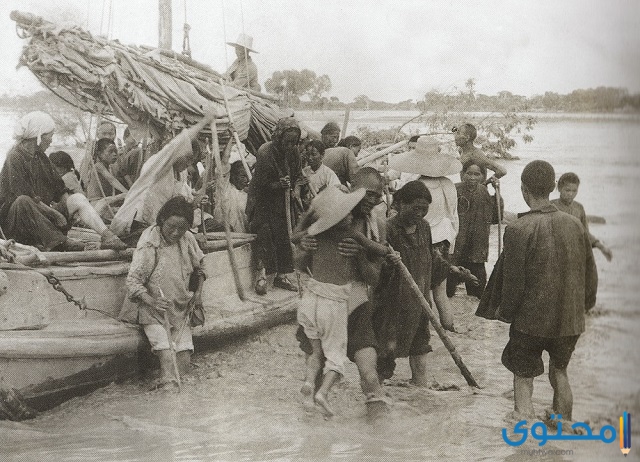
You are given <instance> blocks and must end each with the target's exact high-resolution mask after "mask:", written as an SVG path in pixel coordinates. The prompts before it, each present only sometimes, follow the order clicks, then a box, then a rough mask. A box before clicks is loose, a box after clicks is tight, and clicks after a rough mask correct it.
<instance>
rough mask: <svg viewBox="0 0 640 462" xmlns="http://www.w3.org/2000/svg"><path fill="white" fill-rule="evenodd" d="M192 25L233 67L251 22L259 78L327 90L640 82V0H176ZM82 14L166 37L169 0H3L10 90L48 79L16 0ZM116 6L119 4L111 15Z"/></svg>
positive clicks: (209, 54) (400, 94)
mask: <svg viewBox="0 0 640 462" xmlns="http://www.w3.org/2000/svg"><path fill="white" fill-rule="evenodd" d="M185 2H186V20H187V22H188V23H189V24H190V25H191V33H190V42H191V49H192V53H193V57H194V58H195V59H197V60H198V61H201V62H204V63H206V64H209V65H210V66H212V67H213V68H214V69H217V70H219V71H221V72H223V71H224V70H225V69H226V68H227V66H228V65H230V64H231V62H232V61H233V59H234V52H233V48H231V47H230V46H228V45H225V42H228V41H234V40H235V39H236V38H237V36H238V34H239V33H240V32H243V31H244V32H245V33H247V34H249V35H252V36H253V37H254V42H253V43H254V48H255V49H256V50H258V51H259V53H258V54H255V55H254V61H255V63H256V65H257V66H258V73H259V80H260V83H261V84H262V85H263V87H264V81H265V80H266V79H267V78H268V77H270V76H271V75H272V73H273V72H274V71H278V70H284V69H297V70H301V69H305V68H306V69H311V70H312V71H314V72H315V73H316V74H318V75H321V74H327V75H328V76H329V77H330V79H331V82H332V89H331V91H330V92H329V93H328V94H327V95H326V96H337V97H338V98H339V99H340V100H341V101H344V102H350V101H352V100H353V98H354V97H356V96H358V95H362V94H364V95H367V96H369V97H370V98H371V99H374V100H384V101H389V102H397V101H403V100H407V99H413V100H420V99H422V97H423V96H424V94H425V93H426V92H427V91H430V90H438V91H442V92H456V91H458V90H463V89H464V88H465V86H464V84H465V81H466V80H467V79H469V78H474V79H476V91H477V92H478V93H484V94H488V95H494V94H497V93H498V92H499V91H503V90H508V91H511V92H512V93H515V94H520V95H525V96H532V95H535V94H543V93H544V92H545V91H554V92H558V93H561V94H565V93H569V92H571V91H572V90H574V89H577V88H595V87H597V86H613V87H624V88H627V89H629V91H630V92H632V93H638V92H640V33H639V31H640V1H636V0H562V1H558V0H536V1H515V0H514V1H507V0H476V1H472V0H458V1H446V0H428V1H427V0H407V1H402V0H377V1H373V0H173V49H174V50H176V51H181V50H182V25H183V24H184V22H185ZM14 9H18V10H22V11H28V12H32V13H36V14H40V15H42V16H43V17H45V19H51V20H54V21H55V22H59V21H63V20H73V21H75V22H76V23H79V24H80V25H81V26H82V27H84V28H88V29H89V30H90V31H91V32H93V33H95V34H99V33H101V32H102V33H103V34H105V35H107V34H108V35H109V37H110V38H117V39H119V40H120V41H121V42H122V43H125V44H144V45H152V46H157V42H158V29H157V21H158V0H41V1H36V0H3V1H2V2H1V3H0V41H1V43H2V44H3V46H2V47H1V50H0V94H3V93H6V94H10V95H14V94H29V93H32V92H34V91H37V90H40V89H42V87H41V85H40V84H39V83H38V82H37V81H36V79H35V78H34V77H33V76H32V75H31V74H30V72H29V71H28V70H27V69H25V68H23V69H20V70H16V69H15V66H16V65H17V63H18V58H19V56H20V51H21V48H22V45H23V42H24V41H23V40H22V39H20V38H18V37H17V35H16V33H15V24H14V23H13V21H11V20H10V18H9V13H10V12H11V11H12V10H14ZM109 11H110V12H111V14H109Z"/></svg>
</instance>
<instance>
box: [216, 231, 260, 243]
mask: <svg viewBox="0 0 640 462" xmlns="http://www.w3.org/2000/svg"><path fill="white" fill-rule="evenodd" d="M256 236H257V234H250V233H236V232H231V238H232V239H234V240H239V239H255V238H256ZM226 238H227V236H226V235H225V233H224V232H211V231H208V232H207V240H209V241H217V240H220V239H226Z"/></svg>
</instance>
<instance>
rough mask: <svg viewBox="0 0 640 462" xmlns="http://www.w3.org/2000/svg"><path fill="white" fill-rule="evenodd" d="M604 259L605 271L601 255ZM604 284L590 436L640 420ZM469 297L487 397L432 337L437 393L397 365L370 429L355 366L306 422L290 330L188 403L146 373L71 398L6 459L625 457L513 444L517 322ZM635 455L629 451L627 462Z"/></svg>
mask: <svg viewBox="0 0 640 462" xmlns="http://www.w3.org/2000/svg"><path fill="white" fill-rule="evenodd" d="M494 231H495V230H494ZM495 239H496V238H495V235H494V236H492V242H494V243H495ZM494 252H495V250H494ZM597 261H598V264H599V266H600V267H603V265H605V263H603V262H604V258H601V256H599V255H598V256H597ZM609 270H611V267H609V268H608V270H607V271H605V273H609ZM602 285H603V286H604V287H603V290H601V292H600V296H599V300H600V301H599V302H598V304H597V306H596V307H595V308H594V310H593V311H592V313H591V314H590V315H589V316H588V318H587V331H586V333H585V334H584V335H583V336H582V337H581V339H580V340H579V342H578V345H577V349H576V352H575V353H574V357H573V359H572V362H571V364H570V366H569V375H570V379H571V383H572V386H573V392H574V397H575V405H574V419H575V420H581V421H587V422H589V423H590V424H591V425H592V428H593V430H594V433H597V432H599V429H600V428H601V427H602V426H603V425H607V424H611V423H613V424H614V425H615V424H616V422H617V418H618V416H619V415H620V412H621V411H623V410H627V411H630V412H631V414H632V415H638V412H640V392H639V390H640V385H639V384H638V381H637V380H634V378H637V371H638V370H639V369H638V366H640V358H639V356H638V353H637V351H638V349H637V348H634V349H633V350H632V351H630V350H629V344H628V343H625V342H620V341H617V340H616V339H620V338H622V339H624V338H627V339H629V338H630V337H629V336H632V335H633V333H634V332H638V330H639V329H638V325H639V323H640V315H639V314H638V313H637V312H633V313H629V314H628V315H625V316H620V314H619V313H614V312H612V311H609V310H607V309H605V308H604V305H603V302H604V301H605V300H607V301H608V300H610V299H612V298H613V299H615V298H617V297H616V296H615V293H613V292H611V290H610V287H609V284H608V283H607V282H604V283H603V284H602ZM614 287H615V285H614ZM463 292H464V289H463V288H462V287H459V289H458V294H457V295H456V297H454V299H453V306H454V310H455V325H456V329H457V331H458V332H457V333H452V334H450V338H451V339H452V341H453V342H454V343H455V345H456V347H457V349H458V351H459V353H460V354H461V356H462V358H463V360H464V362H465V364H466V365H467V366H468V368H469V369H470V370H471V372H472V374H473V375H474V377H475V379H476V380H477V381H478V382H479V383H480V385H481V386H482V387H483V388H482V389H472V388H470V387H468V386H467V385H466V383H465V381H464V379H463V378H462V376H461V374H460V372H459V370H458V368H457V367H456V365H455V364H454V362H453V360H452V359H451V357H450V355H449V353H448V351H447V350H446V348H445V347H444V346H443V344H442V343H441V341H440V339H438V338H437V336H436V334H435V333H434V331H433V329H431V332H432V345H433V348H434V352H433V353H431V354H430V355H429V364H430V366H431V370H430V377H431V379H432V380H433V382H434V386H433V388H432V389H421V388H416V387H413V386H411V385H409V383H408V379H409V377H410V371H409V365H408V361H407V360H399V361H398V367H397V369H396V376H395V377H394V378H393V379H392V380H390V381H388V382H387V383H386V390H387V391H388V393H389V394H390V395H391V397H392V399H393V402H394V404H393V406H392V410H391V413H390V414H389V415H388V416H387V417H386V418H384V419H381V420H378V421H377V422H375V423H371V422H368V421H367V419H366V415H365V404H364V397H363V395H362V393H361V391H360V387H359V378H358V374H357V370H356V368H355V365H353V364H349V365H348V367H347V373H346V376H345V378H344V380H343V381H342V382H341V383H340V384H339V385H338V386H336V387H335V388H334V391H332V393H331V394H330V400H331V404H332V406H333V407H334V409H336V410H337V415H336V416H334V417H333V418H331V419H325V418H323V416H322V413H321V412H320V410H318V409H316V410H315V411H313V412H307V411H305V410H304V408H303V406H302V395H301V394H300V392H299V390H300V387H301V386H302V383H303V382H302V377H303V365H304V355H303V354H302V352H301V351H300V350H299V349H298V347H297V342H296V340H295V338H294V332H295V328H296V326H295V323H290V324H287V325H283V326H279V327H276V328H273V329H270V330H268V331H264V332H261V333H259V334H256V335H254V336H252V337H250V338H248V339H245V340H241V341H238V342H235V343H232V344H228V345H226V346H224V347H222V348H221V349H220V350H219V351H215V352H206V353H198V354H196V355H195V356H194V357H193V366H194V367H193V368H192V374H191V375H190V376H189V377H187V378H186V380H185V384H184V386H183V391H182V393H178V392H177V390H160V391H153V392H151V391H148V389H149V386H150V384H151V380H152V378H153V376H152V375H150V376H147V377H143V378H142V379H132V380H129V381H128V382H126V383H124V384H113V385H111V386H109V387H107V388H104V389H102V390H98V391H96V392H94V393H93V394H91V395H89V396H86V397H80V398H76V399H73V400H71V401H70V402H67V403H65V404H63V405H62V406H61V407H60V408H57V409H54V410H52V411H49V412H48V413H45V414H43V415H41V416H40V417H39V418H37V419H36V420H34V421H29V422H23V423H10V422H0V429H1V431H2V435H3V436H2V437H0V441H1V442H2V449H0V451H1V452H0V453H4V454H7V455H14V456H16V455H17V454H21V458H20V460H25V461H26V460H42V459H41V457H43V456H45V455H46V458H47V459H49V460H299V459H306V460H322V459H326V458H346V459H349V460H362V459H368V460H471V459H473V460H483V459H484V460H496V459H497V460H509V461H511V460H527V459H528V458H529V457H530V456H529V455H528V454H527V453H522V452H521V451H522V450H526V451H532V450H533V451H535V450H537V449H544V450H546V451H549V450H553V451H556V450H560V451H573V454H572V455H569V456H553V457H547V458H545V459H543V460H610V459H612V458H613V457H621V454H620V452H619V449H618V446H617V442H616V443H612V444H604V443H602V442H599V441H582V442H575V441H574V442H571V441H569V442H551V441H550V442H548V443H547V444H546V445H545V446H544V447H542V448H541V447H539V446H538V442H537V441H535V440H532V439H531V438H529V440H528V441H527V442H526V443H525V444H524V445H523V446H521V447H519V448H511V447H509V446H507V445H506V444H505V443H504V442H503V440H502V436H501V429H502V428H503V427H505V428H507V429H509V430H511V429H512V428H513V425H514V423H515V421H514V420H513V419H512V418H510V417H509V414H510V412H511V410H512V409H513V399H512V393H511V390H512V386H511V385H512V383H511V380H512V376H511V374H510V373H509V372H508V371H507V370H506V369H505V368H504V367H503V366H502V365H501V363H500V355H501V353H502V348H503V347H504V345H505V344H506V341H507V339H508V325H506V324H503V323H500V322H497V321H486V320H484V319H481V318H478V317H476V316H475V315H474V312H475V308H476V306H477V300H476V299H473V298H471V297H468V296H466V295H464V294H463ZM443 388H444V389H446V391H438V390H440V389H443ZM448 388H453V389H448ZM551 396H552V392H551V387H550V386H549V384H548V380H547V378H546V375H545V376H541V377H539V378H537V379H536V381H535V392H534V405H535V408H536V412H537V413H538V414H540V415H542V414H543V412H544V409H545V408H547V407H549V406H550V403H551ZM530 425H531V423H529V426H530ZM615 426H616V427H617V425H615ZM8 430H11V431H8ZM509 433H510V434H511V431H510V432H509ZM550 433H551V431H550ZM637 435H638V433H637V432H635V431H634V437H633V438H634V439H640V437H639V436H637ZM639 455H640V450H638V447H637V445H635V446H633V449H632V453H631V454H630V457H631V459H630V460H634V459H635V460H637V458H638V456H639Z"/></svg>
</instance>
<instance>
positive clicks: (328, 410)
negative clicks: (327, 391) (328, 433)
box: [315, 393, 335, 417]
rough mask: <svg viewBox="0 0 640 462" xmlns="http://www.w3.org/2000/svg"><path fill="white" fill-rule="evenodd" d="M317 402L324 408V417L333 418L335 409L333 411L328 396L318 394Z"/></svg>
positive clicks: (316, 396)
mask: <svg viewBox="0 0 640 462" xmlns="http://www.w3.org/2000/svg"><path fill="white" fill-rule="evenodd" d="M315 402H316V404H317V405H318V406H320V407H321V408H322V410H323V412H324V415H326V416H327V417H331V416H333V415H334V414H335V413H334V412H333V409H331V406H329V401H328V400H327V397H326V396H323V395H322V394H320V393H316V395H315Z"/></svg>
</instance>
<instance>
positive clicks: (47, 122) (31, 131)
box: [13, 111, 56, 144]
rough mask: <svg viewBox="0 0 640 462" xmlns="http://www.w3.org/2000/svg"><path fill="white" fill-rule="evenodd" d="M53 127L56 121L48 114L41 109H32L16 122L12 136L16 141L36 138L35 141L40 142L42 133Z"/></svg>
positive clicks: (49, 130)
mask: <svg viewBox="0 0 640 462" xmlns="http://www.w3.org/2000/svg"><path fill="white" fill-rule="evenodd" d="M55 128H56V123H55V122H54V121H53V119H52V118H51V116H50V115H49V114H47V113H46V112H42V111H33V112H30V113H29V114H27V115H26V116H24V117H23V118H22V119H20V121H19V122H18V123H17V124H16V127H15V129H14V130H13V137H14V138H15V139H16V140H18V141H22V140H28V139H29V138H37V142H38V144H40V140H41V137H42V135H44V134H45V133H49V132H52V131H53V130H54V129H55Z"/></svg>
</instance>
